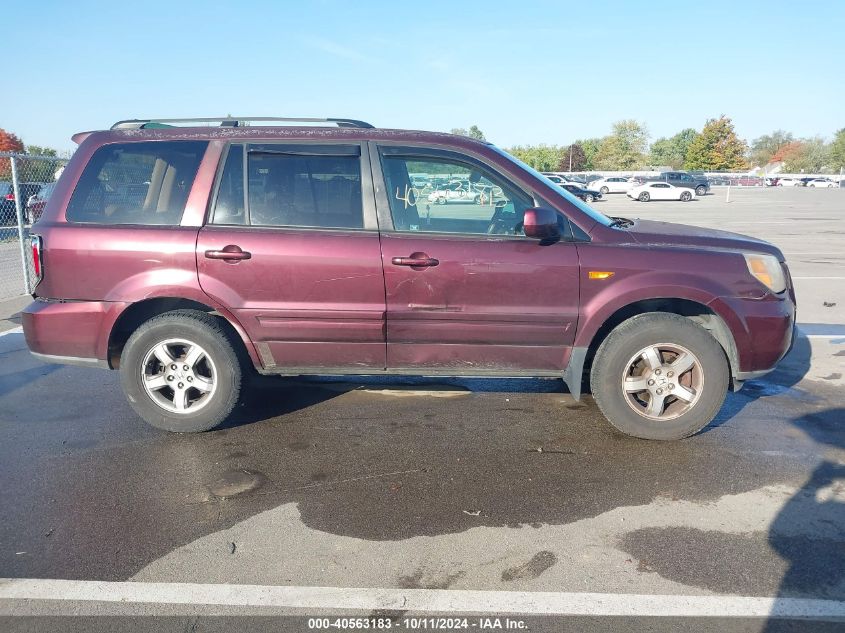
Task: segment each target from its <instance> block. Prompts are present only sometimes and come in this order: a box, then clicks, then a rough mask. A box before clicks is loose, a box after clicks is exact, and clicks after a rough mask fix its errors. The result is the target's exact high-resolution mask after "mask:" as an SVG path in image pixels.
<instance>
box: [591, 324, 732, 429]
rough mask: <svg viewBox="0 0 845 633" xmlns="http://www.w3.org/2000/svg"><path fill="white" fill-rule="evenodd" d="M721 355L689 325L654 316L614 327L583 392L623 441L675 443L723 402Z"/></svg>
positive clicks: (705, 421) (712, 342)
mask: <svg viewBox="0 0 845 633" xmlns="http://www.w3.org/2000/svg"><path fill="white" fill-rule="evenodd" d="M729 374H730V370H729V367H728V362H727V359H726V358H725V353H724V351H723V350H722V347H721V346H720V345H719V343H718V342H717V341H716V340H715V339H714V338H713V337H712V336H711V335H710V333H709V332H707V330H705V329H704V328H702V327H701V326H700V325H698V324H697V323H694V322H693V321H691V320H689V319H687V318H685V317H682V316H678V315H676V314H667V313H661V312H650V313H646V314H640V315H637V316H635V317H632V318H630V319H628V320H627V321H625V322H623V323H622V324H620V325H619V326H617V327H616V329H614V330H613V331H612V332H611V333H610V334H609V335H608V337H607V338H606V339H605V340H604V341H603V342H602V344H601V345H600V346H599V349H598V351H597V352H596V356H595V359H594V360H593V365H592V370H591V372H590V385H591V389H592V392H593V397H594V398H595V401H596V404H598V407H599V409H600V410H601V412H602V413H603V414H604V416H605V417H606V418H607V420H608V421H609V422H610V423H611V424H612V425H613V426H614V427H616V428H617V429H618V430H620V431H621V432H622V433H625V434H626V435H631V436H633V437H639V438H643V439H649V440H679V439H681V438H684V437H689V436H690V435H694V434H695V433H697V432H698V431H700V430H701V429H703V428H704V427H705V426H707V425H708V424H709V423H710V422H711V421H712V420H713V418H714V417H716V414H717V413H718V412H719V409H721V407H722V403H723V402H724V400H725V395H726V394H727V390H728V380H729Z"/></svg>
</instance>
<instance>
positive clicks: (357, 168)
mask: <svg viewBox="0 0 845 633" xmlns="http://www.w3.org/2000/svg"><path fill="white" fill-rule="evenodd" d="M294 152H295V153H294ZM305 152H313V153H305ZM358 154H359V149H358V147H354V148H345V147H331V146H322V147H314V148H305V149H299V148H297V149H296V150H294V149H293V148H291V149H290V150H288V149H286V148H284V146H278V148H274V147H273V146H266V147H265V148H260V147H259V148H256V149H250V151H249V153H248V158H247V176H248V184H247V190H248V194H247V199H248V207H249V223H250V224H251V225H252V226H290V227H303V228H342V229H361V228H364V211H363V203H362V199H361V161H360V157H359V155H358Z"/></svg>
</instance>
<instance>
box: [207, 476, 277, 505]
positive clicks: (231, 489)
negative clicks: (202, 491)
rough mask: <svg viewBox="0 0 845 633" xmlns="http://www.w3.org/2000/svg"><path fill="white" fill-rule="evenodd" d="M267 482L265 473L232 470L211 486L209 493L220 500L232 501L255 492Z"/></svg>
mask: <svg viewBox="0 0 845 633" xmlns="http://www.w3.org/2000/svg"><path fill="white" fill-rule="evenodd" d="M266 482H267V477H266V476H265V475H264V473H261V472H257V471H252V470H247V469H238V470H230V471H227V472H225V473H223V474H222V475H221V476H220V477H219V478H218V479H216V480H215V481H214V482H213V483H211V484H209V486H208V491H209V492H210V493H211V494H212V495H213V496H214V497H216V498H218V499H231V498H232V497H236V496H238V495H242V494H244V493H248V492H254V491H255V490H258V489H259V488H261V486H263V485H264V484H265V483H266Z"/></svg>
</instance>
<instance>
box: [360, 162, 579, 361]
mask: <svg viewBox="0 0 845 633" xmlns="http://www.w3.org/2000/svg"><path fill="white" fill-rule="evenodd" d="M374 158H377V161H378V162H377V164H375V165H374V166H373V167H374V176H375V179H376V187H377V189H376V201H377V205H378V207H379V223H380V227H381V249H382V262H383V265H384V279H385V288H386V291H387V292H386V296H387V301H386V303H387V367H388V369H390V370H393V371H398V372H406V373H420V372H423V373H426V372H431V373H438V371H439V372H442V373H447V374H460V375H496V374H509V375H519V374H520V373H527V374H532V375H537V374H543V373H546V374H552V375H559V374H560V372H561V371H562V370H563V369H564V368H565V367H566V365H567V363H568V361H569V355H570V351H571V347H572V344H573V340H574V335H575V326H576V319H577V315H578V284H579V271H578V253H577V250H576V246H575V244H574V243H573V242H569V241H566V240H561V241H559V242H557V243H554V244H545V245H542V244H541V243H540V242H538V241H537V240H534V239H530V238H527V237H525V236H524V235H522V234H521V230H520V229H521V223H522V217H523V215H524V212H525V210H526V209H527V208H530V207H533V206H536V205H535V200H534V199H533V196H532V194H530V193H528V192H524V191H521V190H519V189H518V188H517V187H515V186H513V185H512V184H510V183H508V181H507V180H506V179H505V178H504V177H503V176H501V175H500V174H498V173H496V172H495V171H494V170H493V169H492V168H490V167H488V166H487V165H485V164H483V163H480V162H478V161H477V159H474V158H472V157H469V156H465V155H463V154H458V153H454V152H450V151H444V150H435V149H431V150H427V149H425V148H420V147H414V148H403V147H397V146H382V147H380V148H379V151H378V156H377V157H376V156H374ZM444 180H448V181H450V182H459V183H461V186H462V187H463V188H464V189H465V195H464V197H463V198H461V199H455V200H451V199H450V201H449V203H448V204H437V203H436V200H437V199H438V197H437V195H432V194H433V192H434V191H436V189H434V188H433V187H422V188H420V187H413V186H412V184H411V183H421V182H432V183H438V182H442V181H444ZM561 222H562V225H565V219H564V218H563V216H561Z"/></svg>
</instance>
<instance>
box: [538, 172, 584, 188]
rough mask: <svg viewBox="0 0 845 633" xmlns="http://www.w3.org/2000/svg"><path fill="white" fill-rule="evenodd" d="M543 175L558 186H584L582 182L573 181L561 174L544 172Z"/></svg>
mask: <svg viewBox="0 0 845 633" xmlns="http://www.w3.org/2000/svg"><path fill="white" fill-rule="evenodd" d="M543 175H544V176H545V177H546V178H548V179H549V180H551V181H552V182H553V183H555V184H556V185H565V184H567V183H568V184H573V185H583V184H584V183H583V182H582V181H578V180H573V179H571V178H569V177H568V176H562V175H561V174H553V173H550V172H543Z"/></svg>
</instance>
